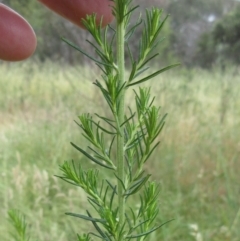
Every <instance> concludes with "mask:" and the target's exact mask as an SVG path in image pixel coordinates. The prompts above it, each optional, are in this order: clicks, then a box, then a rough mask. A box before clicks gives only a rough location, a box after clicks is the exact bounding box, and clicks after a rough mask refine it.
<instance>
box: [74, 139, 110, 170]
mask: <svg viewBox="0 0 240 241" xmlns="http://www.w3.org/2000/svg"><path fill="white" fill-rule="evenodd" d="M71 145H72V146H73V147H75V148H76V149H77V150H78V151H80V152H81V153H82V154H83V155H84V156H86V157H87V158H89V159H90V160H92V161H93V162H95V163H97V164H98V165H100V166H102V167H105V168H108V169H112V170H114V168H113V167H111V166H107V165H105V164H104V163H102V162H100V161H98V160H97V159H95V158H94V157H93V156H91V155H90V154H88V153H87V152H86V151H84V150H83V149H82V148H80V147H79V146H77V145H75V144H74V143H72V142H71Z"/></svg>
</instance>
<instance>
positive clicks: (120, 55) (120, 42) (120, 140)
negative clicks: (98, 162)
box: [117, 21, 125, 241]
mask: <svg viewBox="0 0 240 241" xmlns="http://www.w3.org/2000/svg"><path fill="white" fill-rule="evenodd" d="M124 37H125V26H124V21H121V22H120V21H118V22H117V62H118V70H119V79H118V81H119V85H120V86H122V85H123V84H124V82H125V56H124ZM124 109H125V89H124V88H123V89H122V92H121V94H120V95H119V98H118V113H117V119H118V127H119V130H118V135H117V175H118V178H119V179H120V180H122V181H123V183H124V182H125V176H124V150H123V148H124V130H123V127H121V124H122V123H123V122H124ZM120 180H118V184H117V186H118V206H119V230H118V231H119V232H120V229H121V228H122V226H123V223H124V215H125V200H124V196H123V191H124V190H123V187H122V183H121V181H120ZM119 232H118V233H119ZM120 240H121V237H119V241H120Z"/></svg>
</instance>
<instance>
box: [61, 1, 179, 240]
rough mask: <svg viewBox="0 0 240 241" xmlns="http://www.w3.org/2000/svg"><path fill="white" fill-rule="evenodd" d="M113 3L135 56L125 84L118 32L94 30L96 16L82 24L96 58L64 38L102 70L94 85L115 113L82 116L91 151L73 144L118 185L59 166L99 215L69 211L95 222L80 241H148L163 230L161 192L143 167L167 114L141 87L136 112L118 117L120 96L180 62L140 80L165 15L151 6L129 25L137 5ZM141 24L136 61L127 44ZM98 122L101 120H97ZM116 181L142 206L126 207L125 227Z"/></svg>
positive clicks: (69, 166) (126, 195)
mask: <svg viewBox="0 0 240 241" xmlns="http://www.w3.org/2000/svg"><path fill="white" fill-rule="evenodd" d="M114 2H115V5H114V7H113V13H114V15H115V16H116V19H117V22H118V24H119V23H124V26H125V30H126V31H125V36H124V38H125V44H126V46H127V49H128V54H129V56H130V58H131V70H130V73H129V76H128V77H126V80H125V81H124V82H121V81H119V76H120V72H119V71H120V70H119V68H118V63H117V59H116V57H115V54H114V52H115V50H114V46H113V45H114V42H115V36H116V31H115V30H114V29H113V28H112V27H111V26H109V27H107V28H105V30H101V26H96V23H95V22H96V21H95V20H96V16H95V15H91V16H87V18H86V20H84V22H83V23H84V25H85V27H86V29H88V31H89V32H90V33H91V35H92V36H93V38H94V40H95V42H94V43H92V42H89V41H88V42H89V44H90V45H91V46H92V47H93V48H94V50H95V52H96V55H97V56H98V58H96V57H93V56H90V55H88V54H87V53H85V51H84V50H82V49H81V48H79V47H78V46H76V45H74V44H73V43H71V42H69V41H68V40H66V39H63V40H64V41H65V42H66V43H68V44H69V45H70V46H71V47H73V48H74V49H76V50H77V51H79V52H81V53H82V54H84V55H86V56H87V57H89V58H90V59H91V60H93V61H94V62H95V63H96V65H97V66H98V67H99V68H100V69H101V70H102V80H101V81H100V80H96V81H95V83H94V85H95V86H96V87H98V89H99V90H100V92H101V93H102V95H103V97H104V99H105V101H106V103H107V104H108V106H109V109H110V112H111V117H106V116H102V115H100V114H98V113H96V114H95V118H93V116H91V115H90V114H89V113H88V114H82V115H81V116H79V123H78V122H76V123H77V125H78V126H79V127H80V129H81V131H82V135H83V136H84V138H85V139H86V140H87V142H88V143H89V145H88V150H84V149H83V148H81V147H80V146H79V145H76V144H74V143H71V144H72V146H73V147H74V148H75V149H76V150H77V151H79V152H80V153H81V154H83V155H84V156H85V158H86V159H88V160H90V161H91V162H93V163H95V164H97V165H99V166H100V167H101V168H104V169H105V170H106V171H110V172H112V174H113V175H114V176H115V177H116V179H115V181H114V180H107V179H102V180H101V177H100V175H99V171H97V170H94V169H90V170H88V171H84V170H83V169H82V167H81V165H78V167H77V168H76V166H75V164H74V162H72V164H69V163H68V162H65V163H64V164H63V165H62V166H60V169H61V171H62V172H63V175H62V176H60V178H62V179H63V180H65V181H67V182H68V183H70V184H72V185H75V186H78V187H81V188H82V189H83V190H84V191H85V192H86V194H87V195H88V201H89V203H90V204H91V206H92V207H93V209H94V210H95V211H96V213H97V214H98V217H93V215H92V213H90V211H88V210H87V211H86V213H87V215H82V214H76V213H67V214H68V215H71V216H74V217H76V218H81V219H84V220H86V221H90V222H91V223H92V224H93V227H94V228H95V230H96V232H89V234H88V235H83V236H78V239H79V240H81V241H83V240H88V241H89V240H91V239H90V236H89V235H92V236H95V237H98V238H100V239H102V240H107V241H111V240H119V241H120V240H131V239H136V240H145V239H146V237H147V236H148V235H149V234H150V233H151V232H153V231H155V230H156V229H158V228H160V227H161V226H162V224H160V225H155V222H154V221H155V219H156V217H157V214H158V193H159V189H158V186H157V185H156V184H155V183H154V182H151V181H149V178H150V176H151V175H149V174H146V173H145V172H144V168H143V166H144V164H145V163H146V161H147V160H148V159H149V157H150V156H151V154H152V153H153V151H154V150H155V149H156V147H157V146H158V145H159V141H157V138H158V135H159V134H160V132H161V130H162V128H163V126H164V123H165V117H166V115H161V113H160V108H159V107H156V106H154V98H151V96H150V88H141V87H140V88H139V91H138V92H137V91H135V90H134V94H135V111H134V110H132V109H131V108H130V107H129V111H128V114H127V113H126V114H125V117H124V119H123V120H122V119H121V118H120V117H119V116H120V105H121V101H122V99H121V98H124V97H123V94H124V93H125V92H126V91H127V90H128V89H129V87H131V86H134V85H137V84H141V83H143V82H146V81H148V80H150V79H152V78H153V77H155V76H157V75H159V74H161V73H162V72H164V71H166V70H168V69H170V68H173V67H175V66H177V65H178V64H176V65H171V66H167V67H165V68H162V69H160V70H158V71H156V72H154V73H151V74H147V75H146V76H144V77H142V75H143V73H147V70H148V69H149V66H148V65H149V63H150V62H151V61H152V60H153V59H154V58H155V57H157V54H154V55H151V52H152V50H153V49H155V48H156V46H158V44H159V43H161V41H162V40H161V39H160V40H159V36H160V34H161V30H162V28H163V26H164V23H165V22H166V20H167V17H165V18H164V19H163V20H161V19H162V10H159V9H157V8H152V9H151V10H146V19H141V18H139V21H138V22H137V23H135V24H133V25H131V24H130V17H131V14H132V12H133V11H134V10H135V9H137V7H132V6H131V0H115V1H114ZM141 24H143V26H144V30H143V33H142V37H141V39H140V42H139V54H138V57H137V59H134V58H133V54H132V53H131V50H130V48H129V46H128V40H129V39H130V38H131V37H132V36H133V35H134V32H135V30H136V29H137V28H138V27H139V26H140V25H141ZM120 83H121V84H120ZM96 118H97V120H95V119H96ZM122 130H123V131H122ZM119 137H121V138H123V140H124V141H123V147H122V148H123V151H124V162H125V169H124V172H125V177H124V178H122V177H120V176H118V172H117V170H118V161H117V156H116V139H117V138H119ZM99 170H102V169H99ZM116 182H117V183H120V185H121V186H122V189H123V194H122V196H123V197H124V202H125V203H127V202H128V200H129V199H130V198H129V197H131V196H133V195H135V194H136V193H138V192H139V193H140V194H139V207H138V208H133V207H128V208H127V209H126V210H127V211H126V212H125V219H124V222H123V224H121V223H119V208H118V205H117V198H116V197H118V196H119V194H118V191H117V190H118V189H117V184H116Z"/></svg>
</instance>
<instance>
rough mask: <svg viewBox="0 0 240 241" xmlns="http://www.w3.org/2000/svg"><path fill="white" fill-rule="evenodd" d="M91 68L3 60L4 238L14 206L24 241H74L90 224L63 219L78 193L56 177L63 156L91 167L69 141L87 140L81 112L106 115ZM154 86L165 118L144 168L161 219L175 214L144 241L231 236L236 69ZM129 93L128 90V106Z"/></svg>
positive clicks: (239, 199) (238, 120)
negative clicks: (155, 188) (23, 224)
mask: <svg viewBox="0 0 240 241" xmlns="http://www.w3.org/2000/svg"><path fill="white" fill-rule="evenodd" d="M92 69H93V68H92V67H91V68H90V67H88V68H81V67H78V68H71V67H64V66H57V65H54V64H52V63H50V62H49V63H46V64H45V65H43V64H37V63H30V62H24V63H11V64H6V63H1V66H0V143H1V147H0V162H1V169H0V175H1V182H0V203H1V208H0V215H1V217H6V218H5V219H4V218H1V219H0V239H1V240H10V239H9V233H10V232H11V231H12V229H11V226H10V224H9V222H8V220H7V211H8V209H11V208H16V209H19V210H21V211H22V213H24V214H25V216H26V221H27V223H28V224H29V226H28V228H29V234H30V235H31V237H32V239H31V240H39V241H41V240H42V241H43V240H44V241H48V240H49V241H53V240H57V241H63V240H64V241H65V240H76V233H81V232H82V231H87V230H88V226H86V224H85V222H82V221H81V220H80V219H74V218H72V217H68V216H65V215H64V213H65V212H68V211H70V212H71V211H73V212H79V213H81V212H84V210H85V208H86V206H87V202H86V197H85V195H84V193H83V192H82V191H81V190H80V189H77V188H75V187H73V186H69V185H67V184H66V183H64V182H62V181H61V180H59V179H58V178H56V177H54V175H55V174H60V172H59V170H58V165H59V164H62V163H63V161H64V160H72V159H74V160H75V161H76V162H77V161H79V160H81V161H82V162H81V163H82V164H83V166H85V167H89V166H91V164H90V163H89V162H86V161H85V160H82V157H81V156H80V155H79V153H77V152H76V151H75V150H74V149H73V148H72V147H71V145H70V144H69V142H70V141H72V142H74V143H76V144H80V145H83V146H84V145H85V143H83V138H82V137H81V134H80V130H79V128H78V127H77V126H76V124H75V123H74V121H73V120H77V116H78V114H81V113H83V112H90V113H95V112H98V113H100V114H101V113H103V114H104V113H105V112H106V111H105V110H106V104H104V103H103V102H102V98H101V96H100V95H99V93H98V92H97V89H96V88H95V87H94V86H93V85H92V84H91V83H92V82H93V81H94V80H95V78H96V76H97V73H98V71H97V70H96V71H95V72H94V71H92ZM151 85H152V87H153V91H154V93H155V96H156V102H157V103H159V105H161V106H162V113H163V114H164V113H166V112H167V113H168V117H167V123H166V126H165V127H164V131H163V133H162V135H161V136H160V137H159V139H160V140H161V145H160V146H159V148H158V149H157V151H156V152H155V153H154V154H153V156H152V159H151V160H150V161H149V163H148V164H147V166H146V170H147V171H148V172H150V173H152V178H154V179H157V180H158V181H159V182H160V189H161V192H160V199H159V202H160V212H159V220H158V221H159V222H160V223H161V222H165V221H167V220H170V219H173V218H174V219H175V220H174V221H172V222H171V223H169V224H167V225H165V226H163V227H162V228H161V229H160V230H159V231H158V232H157V233H156V234H154V235H153V236H152V238H151V241H155V240H156V241H159V240H164V241H168V240H169V241H170V240H171V241H172V240H178V241H194V240H196V241H228V240H229V241H238V240H239V237H240V231H239V226H240V217H239V216H240V215H239V213H238V215H237V212H238V210H239V207H240V193H239V183H240V175H239V173H240V165H239V164H240V138H239V137H240V128H239V126H240V96H239V95H240V94H239V93H240V79H239V70H237V69H234V68H231V69H229V70H228V71H226V72H225V73H222V72H221V71H220V70H219V69H218V68H216V69H215V70H213V71H212V72H207V71H203V70H198V69H195V70H181V69H180V68H179V69H175V70H174V71H171V72H168V73H166V74H164V75H162V76H161V77H159V78H156V79H155V80H154V81H152V82H151ZM133 96H134V95H133V92H132V91H130V93H129V95H128V96H127V98H128V103H129V105H131V103H132V99H133ZM134 205H135V204H134ZM136 205H137V204H136ZM193 224H196V225H197V226H194V225H193ZM194 235H195V236H194ZM197 235H198V237H197Z"/></svg>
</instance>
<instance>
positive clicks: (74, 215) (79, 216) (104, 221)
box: [65, 213, 106, 224]
mask: <svg viewBox="0 0 240 241" xmlns="http://www.w3.org/2000/svg"><path fill="white" fill-rule="evenodd" d="M65 214H66V215H69V216H72V217H76V218H81V219H84V220H87V221H91V222H95V223H97V222H99V223H102V224H105V223H106V220H104V219H98V218H92V217H89V216H85V215H82V214H77V213H65Z"/></svg>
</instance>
